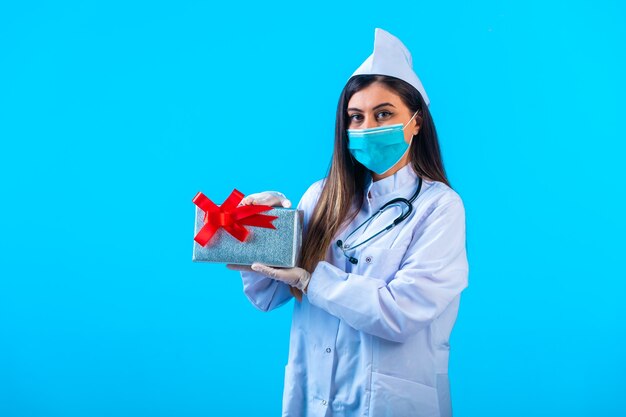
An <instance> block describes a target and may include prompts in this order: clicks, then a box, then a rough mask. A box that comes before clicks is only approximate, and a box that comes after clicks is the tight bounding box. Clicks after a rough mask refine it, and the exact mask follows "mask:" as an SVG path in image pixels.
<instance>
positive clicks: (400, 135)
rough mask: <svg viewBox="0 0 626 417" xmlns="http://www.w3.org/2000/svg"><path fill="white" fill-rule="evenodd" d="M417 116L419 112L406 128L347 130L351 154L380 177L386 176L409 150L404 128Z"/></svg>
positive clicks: (397, 125)
mask: <svg viewBox="0 0 626 417" xmlns="http://www.w3.org/2000/svg"><path fill="white" fill-rule="evenodd" d="M416 114H417V112H415V113H414V114H413V116H412V117H411V119H410V120H409V121H408V122H407V123H406V125H404V126H402V123H399V124H396V125H388V126H378V127H372V128H369V129H346V132H347V133H348V139H349V140H348V149H349V150H350V153H351V154H352V156H354V158H355V159H356V160H357V161H359V162H360V163H361V164H363V165H364V166H365V167H366V168H367V169H369V170H371V171H374V172H375V173H376V174H378V175H381V174H384V173H385V172H387V171H389V170H390V169H391V167H393V166H394V165H395V164H397V163H398V161H400V159H402V157H403V156H404V154H405V153H406V151H407V150H408V149H409V146H410V144H409V143H406V142H405V141H404V128H405V127H406V126H408V124H409V123H411V120H413V117H415V115H416ZM411 140H413V139H412V138H411Z"/></svg>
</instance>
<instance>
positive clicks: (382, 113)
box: [376, 110, 391, 119]
mask: <svg viewBox="0 0 626 417" xmlns="http://www.w3.org/2000/svg"><path fill="white" fill-rule="evenodd" d="M390 116H391V112H388V111H386V110H383V111H379V112H378V113H377V114H376V117H378V118H379V119H384V118H387V117H390Z"/></svg>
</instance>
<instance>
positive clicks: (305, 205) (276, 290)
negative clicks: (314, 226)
mask: <svg viewBox="0 0 626 417" xmlns="http://www.w3.org/2000/svg"><path fill="white" fill-rule="evenodd" d="M322 181H323V180H319V181H317V182H315V183H313V185H311V186H310V187H309V188H308V189H307V191H306V192H305V193H304V195H303V196H302V198H301V199H300V202H299V203H298V206H297V207H296V208H297V209H298V210H302V211H303V212H304V216H303V217H304V218H303V222H302V234H303V237H304V235H305V234H306V232H307V228H308V223H309V218H310V217H311V214H312V212H313V209H314V208H315V204H316V203H317V198H318V197H319V193H320V192H321V185H322ZM240 273H241V279H242V281H243V292H244V294H245V295H246V297H248V299H249V300H250V302H251V303H252V304H253V305H254V306H255V307H256V308H258V309H259V310H262V311H270V310H273V309H275V308H277V307H280V306H282V305H283V304H285V303H287V302H288V301H289V300H290V299H291V298H292V297H293V295H292V294H291V292H290V291H289V285H288V284H285V283H284V282H281V281H278V280H275V279H272V278H269V277H266V276H265V275H263V274H259V273H258V272H253V271H241V272H240Z"/></svg>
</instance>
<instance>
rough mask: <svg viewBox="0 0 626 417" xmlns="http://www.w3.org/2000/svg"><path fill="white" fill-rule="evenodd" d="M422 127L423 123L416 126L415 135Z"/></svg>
mask: <svg viewBox="0 0 626 417" xmlns="http://www.w3.org/2000/svg"><path fill="white" fill-rule="evenodd" d="M421 127H422V126H421V125H417V126H415V130H413V132H414V133H413V136H415V135H417V134H418V133H419V131H420V128H421Z"/></svg>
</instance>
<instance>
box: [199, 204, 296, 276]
mask: <svg viewBox="0 0 626 417" xmlns="http://www.w3.org/2000/svg"><path fill="white" fill-rule="evenodd" d="M261 214H264V215H269V216H278V218H277V219H274V220H273V221H272V224H273V225H274V227H276V229H267V228H263V227H256V226H245V228H246V229H248V230H249V231H250V234H249V235H248V238H247V239H246V240H245V242H241V241H239V240H237V239H235V238H234V237H233V236H232V235H231V234H230V233H228V232H227V231H225V230H224V229H221V228H220V229H219V230H218V231H217V232H216V233H215V235H214V236H213V237H212V238H211V240H210V241H209V243H207V244H206V246H204V247H202V246H201V245H200V244H199V243H198V242H196V241H195V240H194V241H193V256H192V260H193V262H219V263H229V264H238V265H252V263H253V262H261V263H263V264H265V265H269V266H278V267H294V266H297V265H298V261H299V259H298V258H299V256H300V248H301V246H302V221H303V216H304V212H303V211H302V210H296V209H287V208H280V207H276V208H273V209H271V210H268V211H264V212H263V213H261ZM202 226H204V211H202V210H201V209H200V208H199V207H196V223H195V230H194V236H195V235H196V234H197V233H198V232H199V231H200V229H202Z"/></svg>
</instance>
